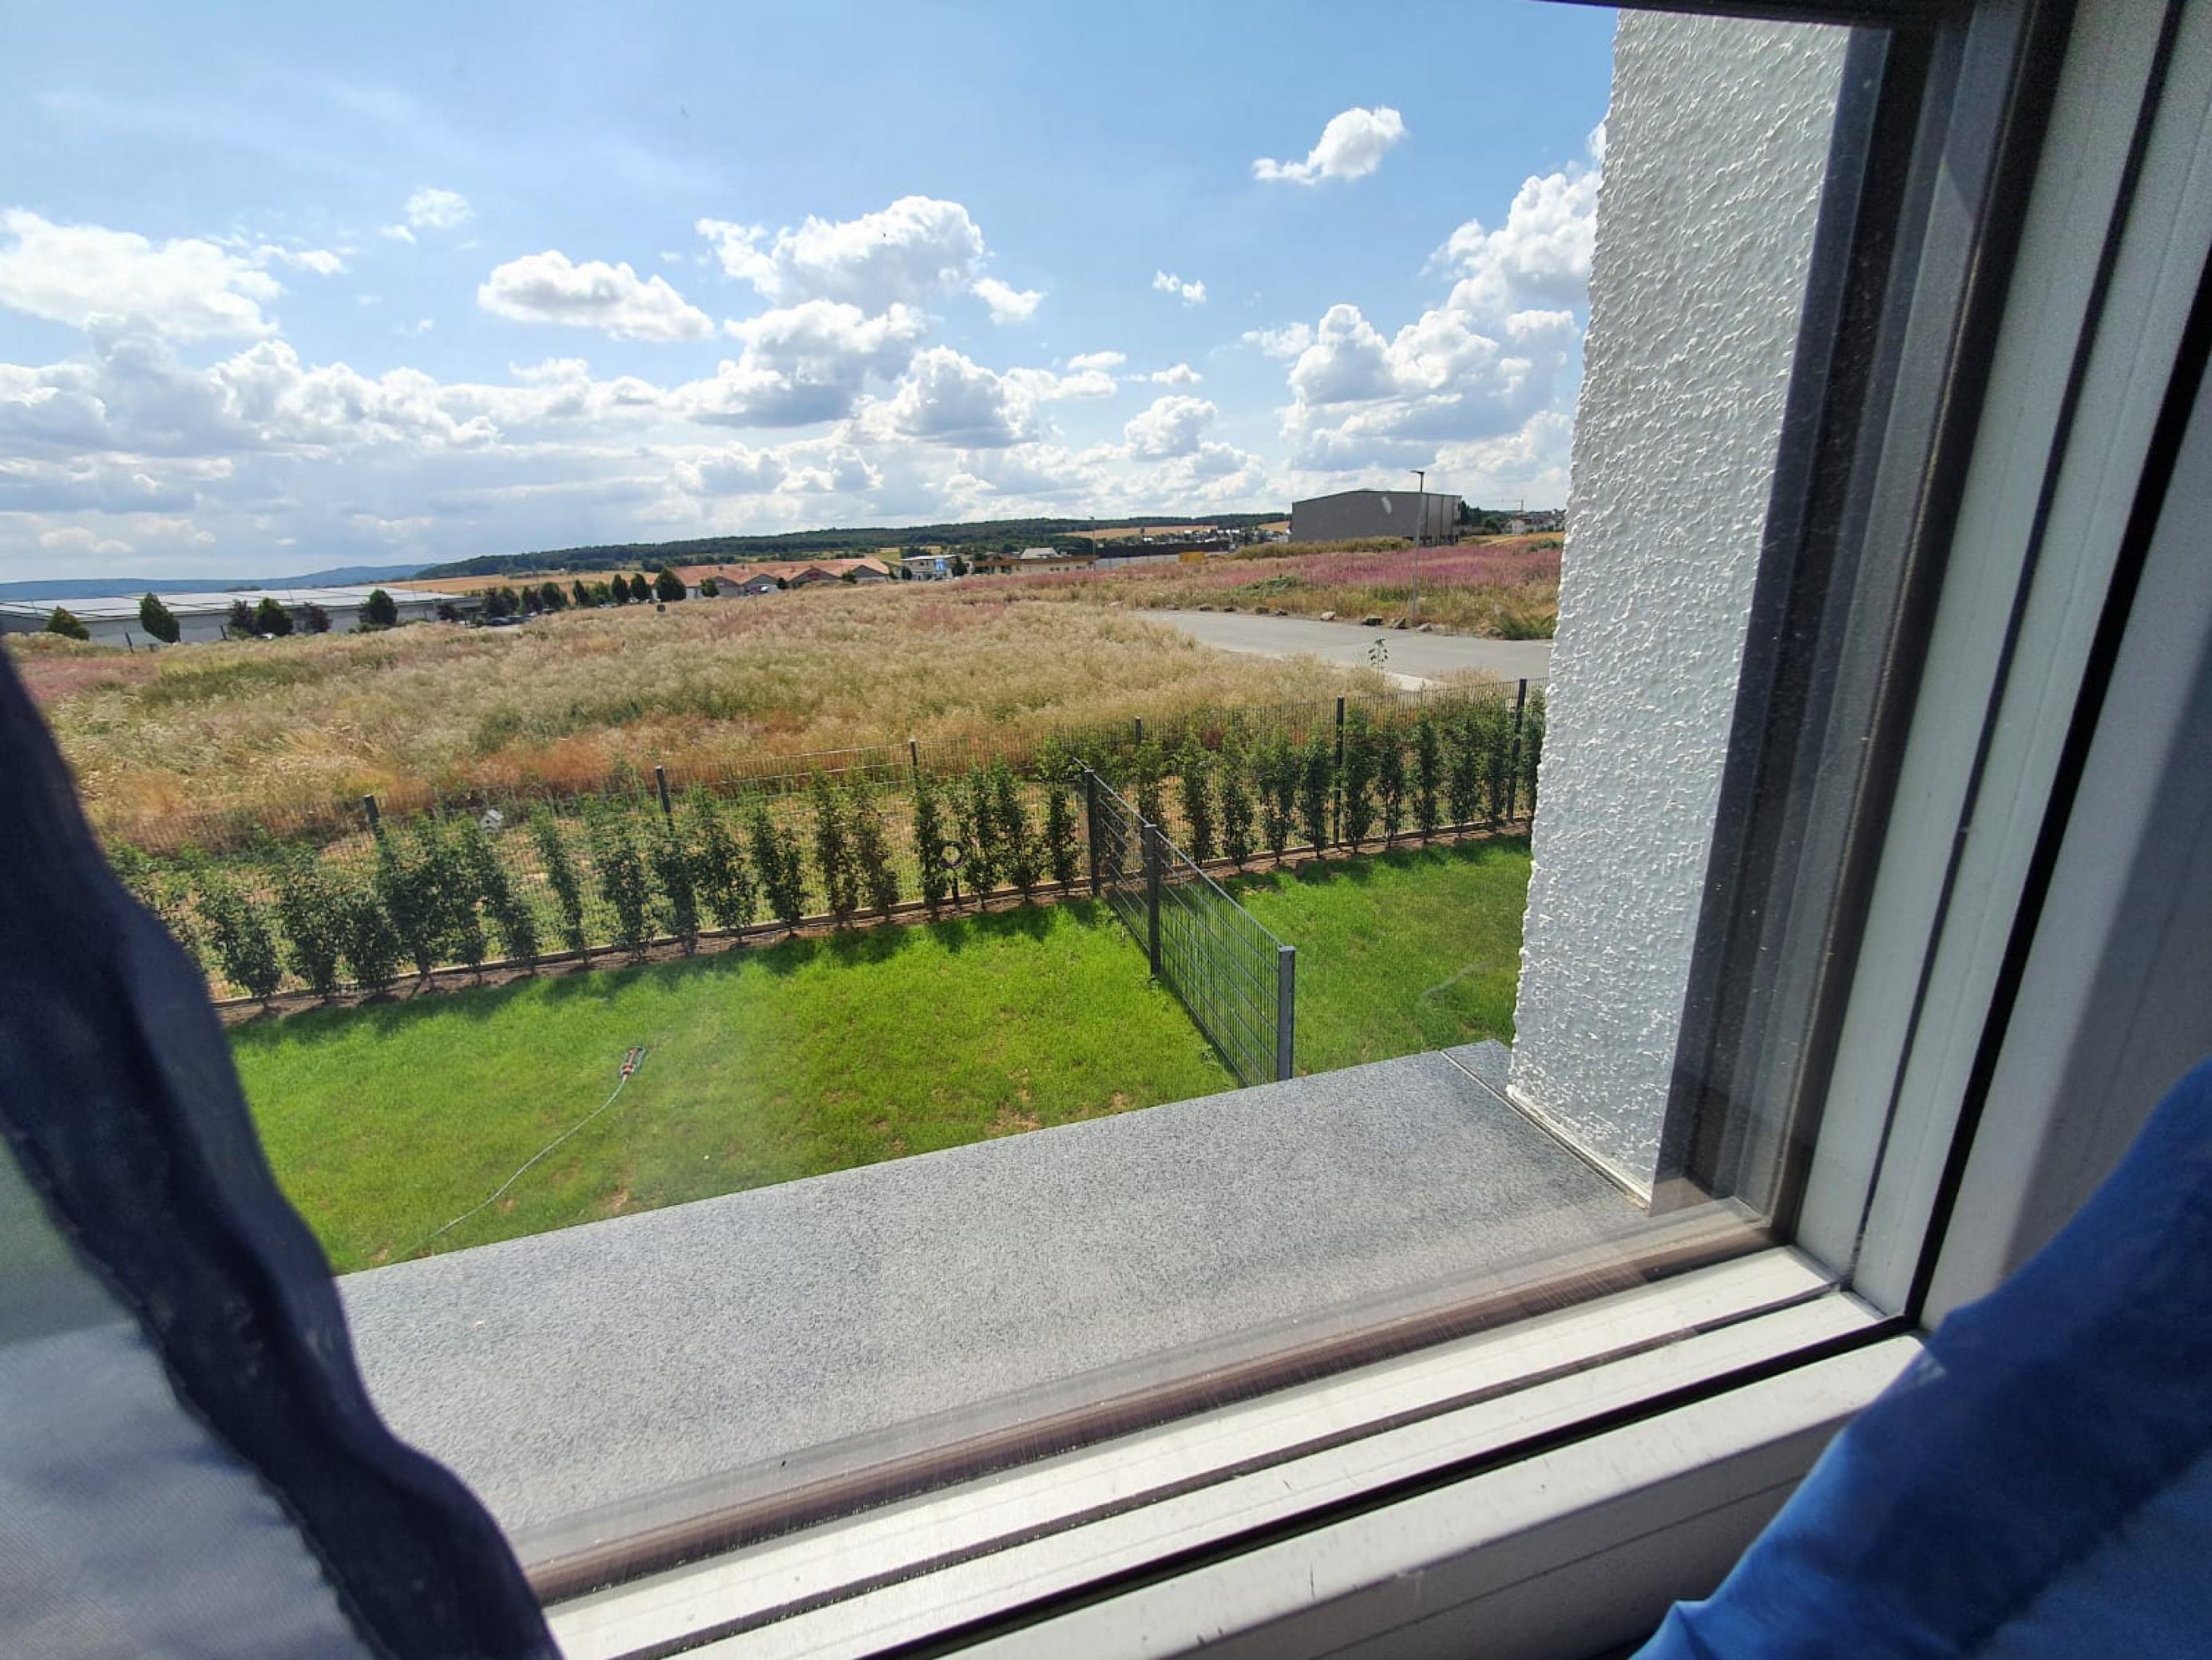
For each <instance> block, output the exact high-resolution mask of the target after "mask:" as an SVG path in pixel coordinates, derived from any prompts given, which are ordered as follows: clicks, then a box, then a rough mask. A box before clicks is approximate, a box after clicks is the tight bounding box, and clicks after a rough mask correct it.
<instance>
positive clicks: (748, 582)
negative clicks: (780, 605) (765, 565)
mask: <svg viewBox="0 0 2212 1660" xmlns="http://www.w3.org/2000/svg"><path fill="white" fill-rule="evenodd" d="M775 590H776V580H775V577H774V576H772V575H769V573H768V572H766V571H759V572H757V573H755V574H754V575H750V576H748V577H746V578H745V579H744V581H741V582H735V583H728V582H726V583H724V584H723V585H722V592H723V593H743V594H760V593H775Z"/></svg>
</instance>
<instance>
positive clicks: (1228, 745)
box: [1214, 730, 1253, 870]
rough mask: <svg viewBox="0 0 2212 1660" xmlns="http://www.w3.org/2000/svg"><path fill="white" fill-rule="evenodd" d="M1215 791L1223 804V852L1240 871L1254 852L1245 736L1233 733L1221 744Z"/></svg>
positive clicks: (1248, 764)
mask: <svg viewBox="0 0 2212 1660" xmlns="http://www.w3.org/2000/svg"><path fill="white" fill-rule="evenodd" d="M1214 787H1215V792H1216V794H1218V796H1219V797H1220V800H1221V851H1222V853H1223V854H1224V855H1225V856H1226V857H1227V858H1229V859H1231V860H1235V861H1236V863H1237V867H1238V868H1239V869H1240V870H1241V869H1242V868H1243V866H1244V861H1245V860H1248V859H1249V858H1251V856H1252V848H1253V842H1252V815H1253V802H1252V768H1251V749H1250V746H1249V745H1248V744H1247V743H1246V741H1245V738H1244V734H1243V733H1242V732H1238V731H1235V730H1232V731H1231V733H1230V734H1229V736H1228V737H1227V738H1225V739H1224V740H1223V741H1222V745H1221V754H1220V756H1219V757H1218V759H1217V760H1216V761H1215V763H1214Z"/></svg>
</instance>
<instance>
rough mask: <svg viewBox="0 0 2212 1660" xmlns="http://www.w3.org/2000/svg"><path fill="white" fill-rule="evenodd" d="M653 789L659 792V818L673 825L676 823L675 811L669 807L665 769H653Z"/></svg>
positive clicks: (666, 772)
mask: <svg viewBox="0 0 2212 1660" xmlns="http://www.w3.org/2000/svg"><path fill="white" fill-rule="evenodd" d="M653 788H655V789H657V790H659V792H660V816H661V817H662V818H665V819H666V820H667V821H668V822H669V823H670V824H674V823H675V822H676V809H675V808H674V807H673V806H670V805H669V801H668V769H667V768H665V767H655V768H654V769H653Z"/></svg>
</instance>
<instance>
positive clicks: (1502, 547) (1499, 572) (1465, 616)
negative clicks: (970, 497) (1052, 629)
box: [970, 537, 1559, 640]
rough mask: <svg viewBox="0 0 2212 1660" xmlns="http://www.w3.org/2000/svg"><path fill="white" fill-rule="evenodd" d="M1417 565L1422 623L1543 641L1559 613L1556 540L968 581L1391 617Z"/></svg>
mask: <svg viewBox="0 0 2212 1660" xmlns="http://www.w3.org/2000/svg"><path fill="white" fill-rule="evenodd" d="M1417 571H1418V575H1419V582H1420V595H1421V605H1420V614H1421V619H1422V621H1424V622H1428V623H1436V624H1437V626H1438V627H1440V628H1449V629H1459V630H1461V631H1462V632H1464V633H1468V634H1480V635H1492V636H1494V637H1497V638H1500V639H1507V640H1548V639H1550V638H1551V636H1552V631H1553V626H1554V625H1555V624H1556V623H1557V622H1558V620H1559V542H1558V539H1557V538H1547V537H1522V538H1515V539H1513V540H1510V541H1504V540H1499V541H1489V542H1470V543H1462V544H1458V545H1457V546H1453V547H1441V548H1423V549H1421V550H1419V553H1418V554H1416V553H1415V551H1414V550H1413V548H1411V547H1410V546H1408V545H1407V544H1404V543H1395V544H1376V543H1372V542H1364V543H1360V542H1355V543H1346V544H1342V545H1340V546H1333V547H1328V548H1322V549H1316V550H1304V549H1300V548H1299V547H1297V545H1296V544H1284V543H1277V544H1270V545H1267V546H1263V547H1259V548H1254V549H1252V550H1249V551H1247V552H1244V553H1240V554H1237V555H1236V556H1233V557H1231V558H1226V559H1223V558H1215V559H1209V560H1207V561H1206V562H1204V563H1203V564H1190V565H1182V564H1155V565H1138V566H1136V567H1134V568H1133V569H1126V570H1109V569H1103V568H1101V569H1091V570H1078V571H1053V572H1039V573H1036V574H1034V575H1011V576H993V577H977V578H971V579H970V583H971V584H973V585H977V586H981V587H983V588H985V589H986V590H987V591H996V592H999V593H1017V594H1021V595H1024V596H1025V597H1029V598H1036V599H1077V600H1090V601H1092V602H1100V601H1103V602H1105V603H1109V604H1120V605H1128V606H1135V607H1147V608H1155V609H1183V610H1188V609H1189V608H1190V607H1192V606H1194V605H1215V606H1223V605H1234V606H1235V607H1236V608H1237V609H1238V610H1240V611H1256V610H1262V609H1264V610H1268V611H1287V612H1289V613H1290V614H1291V615H1292V616H1294V617H1318V616H1319V615H1321V613H1322V612H1323V611H1334V612H1336V613H1337V615H1338V616H1340V617H1346V618H1352V619H1356V618H1358V617H1362V616H1365V615H1370V614H1376V615H1383V616H1391V617H1395V616H1398V615H1401V614H1403V613H1404V612H1405V611H1406V610H1407V602H1408V599H1409V598H1410V596H1411V594H1412V593H1413V582H1414V579H1415V575H1416V573H1417Z"/></svg>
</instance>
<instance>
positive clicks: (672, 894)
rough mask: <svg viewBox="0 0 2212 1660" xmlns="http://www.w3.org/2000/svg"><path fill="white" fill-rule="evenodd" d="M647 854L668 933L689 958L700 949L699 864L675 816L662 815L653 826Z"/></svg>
mask: <svg viewBox="0 0 2212 1660" xmlns="http://www.w3.org/2000/svg"><path fill="white" fill-rule="evenodd" d="M647 854H648V856H649V857H650V858H651V859H652V860H653V878H654V879H655V880H656V881H658V882H659V884H660V903H661V911H662V915H665V917H666V918H667V921H668V931H669V933H672V934H674V935H675V936H676V938H677V939H678V941H679V942H680V943H681V944H682V945H683V947H684V955H685V956H686V957H689V956H690V954H691V953H692V952H695V951H696V950H698V949H699V882H698V860H697V858H696V855H695V854H693V853H692V850H691V848H690V845H689V844H688V843H687V842H685V840H684V832H683V831H682V830H679V829H678V827H677V824H676V820H675V818H674V817H673V816H672V815H671V814H668V813H663V814H661V816H660V819H659V823H657V824H654V825H653V832H652V837H651V840H650V842H649V843H648V845H647Z"/></svg>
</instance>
